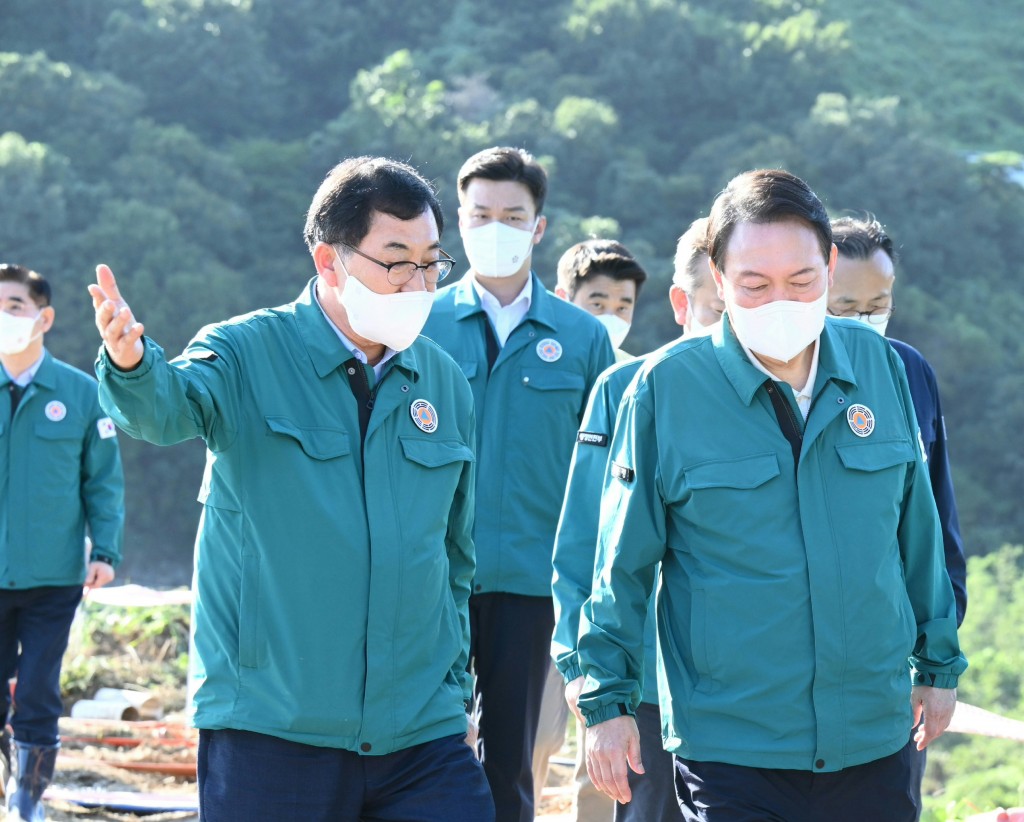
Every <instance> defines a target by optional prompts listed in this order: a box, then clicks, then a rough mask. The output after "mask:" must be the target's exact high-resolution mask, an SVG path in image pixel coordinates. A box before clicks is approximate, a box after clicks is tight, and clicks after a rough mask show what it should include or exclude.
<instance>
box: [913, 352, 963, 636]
mask: <svg viewBox="0 0 1024 822" xmlns="http://www.w3.org/2000/svg"><path fill="white" fill-rule="evenodd" d="M924 365H925V367H926V368H927V373H928V377H929V384H930V388H931V394H932V398H933V402H934V408H935V440H934V441H933V442H932V443H931V446H930V448H929V449H928V474H929V476H930V477H931V481H932V493H933V494H934V495H935V507H936V508H937V509H938V511H939V524H940V525H941V526H942V546H943V550H944V551H945V555H946V572H947V573H948V574H949V581H950V583H951V584H952V586H953V598H954V599H955V600H956V624H957V626H958V627H959V626H960V625H962V624H963V621H964V615H965V614H966V613H967V560H966V558H965V556H964V543H963V539H962V538H961V536H960V516H959V514H957V510H956V497H955V495H954V494H953V477H952V474H951V473H950V468H949V454H948V452H947V450H946V423H945V420H944V418H943V416H942V404H941V401H940V400H939V389H938V384H937V382H936V380H935V372H934V371H932V368H931V366H930V365H928V363H927V362H925V363H924ZM914 401H915V403H916V402H917V400H916V398H915V400H914Z"/></svg>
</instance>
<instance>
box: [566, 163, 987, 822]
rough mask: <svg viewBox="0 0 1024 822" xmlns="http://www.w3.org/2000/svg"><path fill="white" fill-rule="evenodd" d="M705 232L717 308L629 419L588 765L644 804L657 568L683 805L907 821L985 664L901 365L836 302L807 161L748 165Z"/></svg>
mask: <svg viewBox="0 0 1024 822" xmlns="http://www.w3.org/2000/svg"><path fill="white" fill-rule="evenodd" d="M707 236H708V253H709V257H710V259H711V269H712V276H713V277H714V279H715V284H716V286H717V287H718V292H719V296H720V297H721V298H722V300H723V302H724V303H725V305H726V311H725V314H724V315H723V319H722V322H721V323H720V324H719V325H717V326H716V327H715V328H714V329H712V332H711V333H710V334H709V335H705V336H700V337H692V338H687V339H684V340H683V341H681V342H679V343H676V344H675V345H672V346H669V347H667V348H665V349H662V350H661V351H660V352H658V353H657V354H656V355H654V356H651V357H648V358H647V359H646V360H645V362H644V364H643V365H642V366H641V368H640V370H639V372H638V373H637V376H636V378H635V380H634V381H633V383H631V385H630V386H629V388H628V389H627V391H626V394H625V396H624V399H623V401H622V406H621V408H620V411H619V417H618V421H617V423H616V426H615V432H614V435H613V440H612V445H611V451H610V461H609V468H608V472H607V474H606V476H605V484H604V488H603V492H602V499H601V518H600V525H599V537H598V556H597V560H596V563H595V571H594V584H593V587H592V591H591V595H590V598H589V599H588V600H587V602H586V604H585V605H584V608H583V615H582V618H581V629H580V635H579V640H578V649H579V658H580V670H581V672H582V673H583V674H584V675H585V676H586V680H585V683H584V686H583V689H582V693H581V695H580V697H579V700H578V707H579V709H580V711H581V713H582V714H583V716H584V717H585V719H586V721H587V726H588V727H587V749H588V756H587V764H588V768H589V770H590V774H591V778H592V779H593V780H594V782H595V784H596V785H597V786H598V787H599V788H601V789H602V790H604V791H606V792H607V793H608V794H609V795H611V796H613V797H614V798H615V799H617V800H618V801H621V802H628V801H629V800H630V799H631V797H632V793H631V790H630V787H629V781H628V778H627V770H628V769H630V768H632V770H634V771H635V772H637V773H643V771H644V765H643V762H642V757H641V750H640V739H639V734H638V732H637V726H636V721H635V719H634V716H633V715H634V714H635V713H636V712H637V708H638V706H639V704H640V702H641V693H642V691H641V684H642V681H643V665H644V660H643V643H642V638H643V629H644V623H645V620H646V613H647V606H648V601H649V598H650V597H651V592H652V590H653V589H654V585H655V580H656V576H657V597H656V601H657V628H658V651H659V655H658V658H659V668H658V675H659V689H658V694H659V699H660V702H661V709H662V718H663V723H664V740H665V747H666V749H667V750H670V751H672V752H673V753H674V754H675V769H676V770H675V784H676V792H677V795H678V796H679V799H680V807H681V808H682V810H683V815H684V818H685V819H687V820H700V821H701V822H725V821H726V820H727V821H728V822H738V820H751V822H752V820H764V819H786V820H787V822H812V820H821V819H832V820H843V821H845V822H854V820H856V821H857V822H861V820H864V819H886V820H892V822H902V821H903V820H912V819H914V817H915V816H916V809H915V808H914V805H913V802H912V800H911V797H910V791H909V782H910V766H909V762H908V759H907V757H906V754H905V750H906V741H907V733H908V730H909V729H910V728H911V727H912V726H913V725H915V724H917V721H918V720H920V719H921V717H922V716H923V718H924V723H923V724H922V725H921V727H920V728H918V730H917V733H916V734H915V740H916V743H917V745H918V747H921V748H923V747H925V746H926V745H928V744H929V743H930V742H931V741H932V740H934V739H935V738H937V737H938V736H939V735H940V734H941V733H942V732H943V731H944V730H945V728H946V727H947V725H948V724H949V720H950V717H951V716H952V714H953V709H954V707H955V704H956V690H955V687H956V683H957V679H958V677H959V675H960V674H961V673H962V672H963V670H964V669H965V668H966V664H967V663H966V661H965V660H964V658H963V656H962V655H961V654H960V648H959V643H958V641H957V632H956V608H955V602H954V599H953V592H952V589H951V586H950V583H949V578H948V576H947V574H946V571H945V565H944V562H943V557H942V538H941V529H940V525H939V520H938V516H937V514H936V512H935V503H934V501H933V500H932V494H931V487H930V483H929V480H928V476H927V467H926V465H925V463H924V455H923V453H922V451H921V449H920V447H919V438H918V435H917V421H916V419H915V417H914V411H913V407H912V403H911V398H910V389H909V386H908V385H907V380H906V376H905V373H904V369H903V365H902V363H901V362H900V360H899V358H898V356H897V354H896V353H895V351H894V350H893V349H892V348H891V347H890V346H889V345H888V343H886V342H885V340H884V339H883V338H882V337H881V336H880V335H878V334H876V333H875V332H873V331H871V330H870V329H867V328H864V327H863V326H862V325H861V324H860V323H856V322H853V321H850V320H840V319H833V320H831V321H828V322H827V321H826V313H827V312H826V308H827V304H828V289H829V286H830V284H831V281H832V272H833V270H834V268H835V257H836V250H835V246H834V245H833V243H832V230H831V225H830V223H829V219H828V215H827V213H826V212H825V209H824V207H823V206H822V204H821V201H820V200H819V199H818V198H817V196H815V194H814V192H813V191H812V190H811V189H810V188H809V187H808V186H807V184H806V183H805V182H804V181H803V180H800V179H799V178H797V177H795V176H793V175H792V174H789V173H788V172H785V171H782V170H777V169H773V170H757V171H751V172H747V173H745V174H741V175H739V176H737V177H735V178H734V179H733V180H732V181H730V182H729V184H728V185H727V186H726V188H725V189H724V190H723V192H722V193H721V194H719V196H718V198H717V199H716V200H715V203H714V205H713V206H712V209H711V213H710V215H709V222H708V233H707ZM695 386H699V387H700V390H695ZM908 658H909V659H910V662H911V664H912V665H913V673H912V676H907V661H908Z"/></svg>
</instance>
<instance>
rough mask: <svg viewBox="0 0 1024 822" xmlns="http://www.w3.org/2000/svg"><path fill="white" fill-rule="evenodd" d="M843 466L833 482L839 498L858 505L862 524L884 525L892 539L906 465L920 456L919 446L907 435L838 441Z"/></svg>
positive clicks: (888, 540) (859, 518) (896, 521)
mask: <svg viewBox="0 0 1024 822" xmlns="http://www.w3.org/2000/svg"><path fill="white" fill-rule="evenodd" d="M836 453H837V454H838V456H839V462H840V464H841V466H842V468H843V469H844V470H840V471H838V472H837V474H838V476H837V477H836V478H834V479H833V480H832V482H835V483H838V484H839V487H838V488H836V489H835V490H836V491H837V492H838V494H839V495H840V496H839V498H840V499H845V500H849V501H850V502H851V503H852V504H853V505H854V506H855V508H856V511H857V520H858V522H861V523H862V524H863V527H865V528H869V529H874V528H875V527H883V528H884V529H885V533H884V534H880V535H879V538H882V537H885V541H886V542H892V541H893V539H894V537H895V533H896V531H895V529H896V527H897V525H898V523H899V516H900V510H901V508H902V505H903V496H904V493H905V491H904V488H905V484H906V481H907V468H908V466H909V465H910V464H911V463H913V462H914V461H915V459H916V458H917V454H916V446H915V445H914V444H912V443H911V442H910V440H906V439H897V440H882V441H879V442H856V443H851V444H849V445H837V446H836Z"/></svg>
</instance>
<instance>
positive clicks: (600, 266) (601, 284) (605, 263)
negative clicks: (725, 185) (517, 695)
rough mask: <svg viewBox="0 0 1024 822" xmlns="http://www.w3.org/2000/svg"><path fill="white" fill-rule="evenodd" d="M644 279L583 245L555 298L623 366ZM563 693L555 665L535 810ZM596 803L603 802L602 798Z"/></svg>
mask: <svg viewBox="0 0 1024 822" xmlns="http://www.w3.org/2000/svg"><path fill="white" fill-rule="evenodd" d="M646 279H647V272H645V271H644V270H643V268H642V267H641V266H640V264H639V263H638V262H637V261H636V260H635V259H634V258H633V255H632V254H630V253H629V250H628V249H627V248H626V247H625V246H624V245H623V244H622V243H620V242H616V241H615V240H598V239H591V240H584V241H583V242H581V243H576V245H574V246H572V247H570V248H569V249H568V250H567V251H566V252H565V253H564V254H563V255H562V257H561V259H559V261H558V267H557V282H558V285H557V287H556V288H555V294H557V295H558V296H559V297H561V298H562V299H563V300H568V301H569V302H571V303H573V304H574V305H577V306H579V307H580V308H582V309H583V310H584V311H587V312H588V313H590V314H593V315H594V316H595V317H597V320H598V322H600V323H601V325H603V326H604V327H605V330H606V331H607V332H608V337H609V339H610V340H611V344H612V347H613V348H614V349H615V359H616V360H617V361H619V362H621V361H623V360H629V359H632V355H631V354H628V353H627V352H625V351H623V350H622V348H621V345H622V342H623V340H625V338H626V335H627V334H628V333H629V327H630V325H631V324H632V322H633V312H634V311H635V310H636V304H637V299H638V298H639V296H640V287H641V286H642V285H643V283H644V281H645V280H646ZM564 694H565V689H564V686H563V683H562V675H561V674H560V673H559V672H558V670H557V669H556V668H555V667H554V666H553V665H552V666H550V667H549V668H548V676H547V679H546V680H545V682H544V694H543V696H542V697H541V704H540V719H539V720H538V723H537V740H536V743H535V745H534V749H533V796H534V806H535V807H538V806H539V805H540V799H541V790H542V789H543V787H544V783H545V782H546V781H547V774H548V763H549V761H550V759H551V757H552V756H554V755H555V754H556V753H558V751H559V750H560V749H561V747H562V745H563V744H564V742H565V724H566V720H567V719H568V717H569V707H568V705H566V702H565V696H564ZM584 771H585V767H584ZM584 776H585V773H584ZM588 783H589V780H588ZM598 801H604V799H603V797H602V798H601V799H599V800H598Z"/></svg>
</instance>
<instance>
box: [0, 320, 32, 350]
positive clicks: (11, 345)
mask: <svg viewBox="0 0 1024 822" xmlns="http://www.w3.org/2000/svg"><path fill="white" fill-rule="evenodd" d="M40 313H41V312H40ZM38 320H39V314H36V315H35V316H34V317H15V316H14V315H13V314H8V313H7V312H6V311H0V354H20V353H21V352H22V351H24V350H25V349H26V348H28V346H29V344H30V343H31V342H32V341H33V340H35V339H36V338H38V337H41V336H42V335H43V332H42V331H40V332H39V333H38V334H34V333H33V331H34V330H35V327H36V322H37V321H38Z"/></svg>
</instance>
